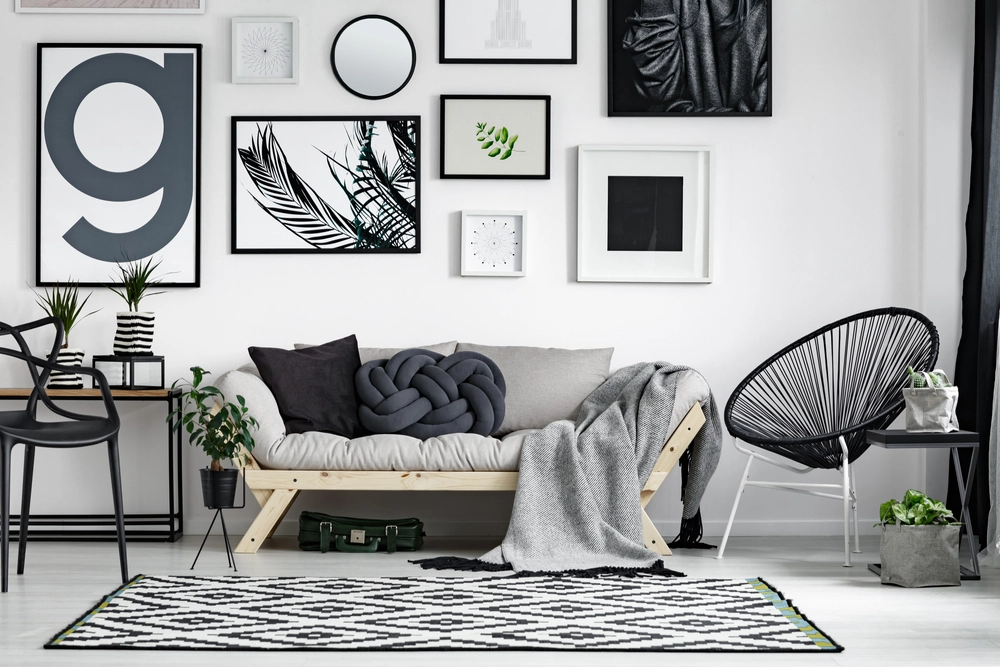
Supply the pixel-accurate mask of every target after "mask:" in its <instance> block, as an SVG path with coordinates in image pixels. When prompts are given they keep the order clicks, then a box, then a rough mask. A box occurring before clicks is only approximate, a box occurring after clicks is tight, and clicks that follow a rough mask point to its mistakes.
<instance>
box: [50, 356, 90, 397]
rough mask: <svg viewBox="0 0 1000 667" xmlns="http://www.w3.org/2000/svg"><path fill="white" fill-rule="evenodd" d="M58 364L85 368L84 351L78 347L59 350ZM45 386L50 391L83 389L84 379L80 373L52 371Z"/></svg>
mask: <svg viewBox="0 0 1000 667" xmlns="http://www.w3.org/2000/svg"><path fill="white" fill-rule="evenodd" d="M46 356H48V354H46ZM56 363H57V364H59V365H60V366H83V350H81V349H80V348H78V347H64V348H62V349H61V350H59V356H58V357H56ZM45 386H46V387H48V388H49V389H83V377H82V376H81V375H80V374H79V373H61V372H59V371H52V373H51V374H50V375H49V381H48V382H47V383H46V384H45Z"/></svg>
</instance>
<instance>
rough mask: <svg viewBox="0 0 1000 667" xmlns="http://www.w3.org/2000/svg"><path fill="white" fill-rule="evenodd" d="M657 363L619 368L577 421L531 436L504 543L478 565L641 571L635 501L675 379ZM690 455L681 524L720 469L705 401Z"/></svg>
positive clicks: (718, 429) (711, 403) (711, 407)
mask: <svg viewBox="0 0 1000 667" xmlns="http://www.w3.org/2000/svg"><path fill="white" fill-rule="evenodd" d="M684 370H689V369H687V368H685V367H682V366H673V365H671V364H668V363H665V362H656V363H643V364H636V365H634V366H629V367H628V368H623V369H621V370H619V371H618V372H616V373H615V374H614V375H612V376H611V377H610V378H608V380H607V381H606V382H605V383H604V384H602V385H601V386H600V387H598V388H597V389H596V390H595V391H594V392H593V393H592V394H591V395H590V396H589V397H588V398H587V400H586V401H585V402H584V404H583V407H582V408H581V410H580V415H579V417H578V418H577V420H576V423H575V424H574V423H572V422H569V421H560V422H555V423H553V424H550V425H549V426H548V427H546V428H545V429H543V430H541V431H539V432H537V433H534V434H531V435H529V436H528V437H527V438H525V440H524V444H523V446H522V449H521V465H520V477H519V480H518V484H517V494H516V496H515V498H514V511H513V515H512V517H511V521H510V527H509V528H508V530H507V536H506V538H504V540H503V543H502V544H501V545H500V546H499V547H497V548H496V549H494V550H492V551H490V552H489V553H487V554H486V555H485V556H483V557H482V558H481V559H479V560H480V561H482V562H485V563H491V564H498V565H499V564H502V563H509V564H510V565H512V566H513V569H514V570H516V571H534V572H559V571H565V570H588V569H593V568H601V567H622V568H646V567H650V566H652V565H653V564H654V563H656V561H658V560H660V556H659V554H656V553H654V552H652V551H649V550H648V549H646V547H645V546H644V545H643V539H642V514H641V509H640V504H639V493H640V491H641V490H642V487H643V486H644V485H645V483H646V480H647V478H648V477H649V475H650V473H651V472H652V470H653V466H654V465H655V464H656V459H657V457H658V456H659V454H660V450H661V449H662V447H663V443H664V442H666V440H667V438H668V437H669V436H670V434H671V433H673V430H674V429H675V428H676V426H677V423H675V422H676V421H677V420H676V419H674V417H673V416H672V415H673V408H674V400H675V398H676V397H677V393H678V390H679V388H678V378H679V377H680V373H679V371H684ZM702 409H703V410H704V411H705V417H706V418H707V422H706V424H705V426H704V427H703V428H702V429H701V431H700V432H699V433H698V435H697V436H696V437H695V439H694V442H692V444H691V447H690V450H689V451H690V460H689V462H688V477H687V483H686V485H685V490H684V517H685V518H689V517H693V516H694V515H695V514H696V513H697V511H698V507H699V504H700V503H701V497H702V495H703V494H704V492H705V487H706V486H707V485H708V480H709V479H710V478H711V476H712V473H714V472H715V468H716V466H717V465H718V462H719V453H720V450H721V445H722V426H721V423H720V422H719V416H718V413H717V411H716V408H715V400H714V398H712V396H711V395H709V399H708V401H707V402H704V403H703V404H702Z"/></svg>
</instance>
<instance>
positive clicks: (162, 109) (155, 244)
mask: <svg viewBox="0 0 1000 667" xmlns="http://www.w3.org/2000/svg"><path fill="white" fill-rule="evenodd" d="M37 104H38V120H37V135H36V140H37V144H36V149H37V161H36V164H37V174H36V178H37V191H36V196H37V234H36V254H37V257H36V278H35V279H36V282H37V284H38V285H41V286H46V285H52V284H54V283H56V282H66V281H68V280H70V279H72V280H74V281H79V282H80V284H81V285H85V286H91V287H96V286H99V285H103V284H107V283H109V282H114V278H113V277H112V276H113V275H114V274H115V273H116V271H115V269H116V263H118V262H129V261H136V260H143V259H146V258H150V259H151V260H152V261H153V262H154V263H159V270H158V273H160V274H162V275H163V276H165V280H164V282H163V283H162V284H163V285H164V286H172V287H197V286H198V284H199V280H200V276H199V270H200V266H199V251H200V248H199V234H200V218H199V216H200V185H199V184H200V162H201V155H200V141H201V45H200V44H155V45H150V44H39V45H38V99H37Z"/></svg>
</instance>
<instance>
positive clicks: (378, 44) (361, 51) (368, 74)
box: [330, 14, 417, 100]
mask: <svg viewBox="0 0 1000 667" xmlns="http://www.w3.org/2000/svg"><path fill="white" fill-rule="evenodd" d="M330 64H331V65H333V73H334V75H335V76H336V77H337V80H338V81H340V83H341V85H342V86H344V88H346V89H347V90H349V91H350V92H352V93H354V94H355V95H357V96H358V97H364V98H365V99H369V100H381V99H384V98H386V97H392V96H393V95H395V94H396V93H398V92H399V91H401V90H402V89H403V88H404V87H405V86H406V84H407V83H409V82H410V77H412V76H413V70H414V69H415V68H416V66H417V50H416V48H415V47H414V46H413V40H412V39H410V35H409V33H407V32H406V29H405V28H403V26H401V25H399V24H398V23H396V22H395V21H393V20H392V19H391V18H389V17H387V16H379V15H376V14H371V15H369V16H359V17H358V18H356V19H354V20H353V21H351V22H350V23H348V24H347V25H345V26H344V27H343V28H341V30H340V32H339V33H337V38H336V39H334V40H333V49H332V50H331V51H330Z"/></svg>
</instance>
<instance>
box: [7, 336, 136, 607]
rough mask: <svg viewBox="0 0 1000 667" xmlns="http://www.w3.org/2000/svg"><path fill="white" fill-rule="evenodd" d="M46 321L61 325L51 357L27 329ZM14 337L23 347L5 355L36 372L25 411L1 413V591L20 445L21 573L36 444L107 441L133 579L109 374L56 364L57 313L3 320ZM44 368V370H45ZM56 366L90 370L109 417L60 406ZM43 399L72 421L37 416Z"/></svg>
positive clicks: (122, 560) (121, 538)
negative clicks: (35, 350) (18, 321)
mask: <svg viewBox="0 0 1000 667" xmlns="http://www.w3.org/2000/svg"><path fill="white" fill-rule="evenodd" d="M45 326H53V327H54V328H55V336H54V338H53V342H52V348H51V352H50V353H49V356H48V358H47V359H41V358H38V357H35V356H34V355H32V354H31V349H30V348H29V347H28V344H27V342H25V340H24V336H23V334H24V333H25V332H28V331H32V330H35V329H39V328H41V327H45ZM4 336H11V337H12V338H13V339H14V341H15V342H16V343H17V347H18V349H16V350H15V349H12V348H7V347H2V346H0V355H4V356H7V357H12V358H14V359H18V360H20V361H23V362H25V364H26V365H27V367H28V371H29V373H30V375H31V381H32V384H33V385H34V386H33V389H32V391H31V394H30V395H29V397H28V399H27V404H26V406H25V409H24V410H19V411H6V412H0V557H2V563H0V579H2V580H0V584H2V585H0V592H3V593H6V592H7V587H8V580H7V570H8V549H9V541H10V468H11V452H12V451H13V449H14V446H15V445H17V444H23V445H25V455H24V473H23V474H24V477H23V483H22V486H21V511H20V514H21V523H20V532H19V534H18V548H17V573H18V574H23V573H24V561H25V554H26V552H27V542H28V528H29V524H30V512H31V490H32V480H33V476H34V464H35V448H36V447H52V448H76V447H87V446H90V445H96V444H100V443H102V442H106V443H107V445H108V461H109V466H110V472H111V488H112V498H113V501H114V507H115V524H116V527H117V532H118V558H119V564H120V566H121V575H122V582H123V583H125V582H127V581H128V561H127V557H126V549H125V522H124V512H123V507H122V488H121V470H120V464H119V458H118V433H119V430H120V428H121V420H120V419H119V417H118V410H117V409H116V407H115V403H114V398H113V396H112V394H111V389H110V387H109V386H108V381H107V379H106V378H105V377H104V374H103V373H101V372H100V371H98V370H96V369H93V368H86V367H75V366H74V367H69V366H62V365H59V364H57V363H56V359H57V357H58V354H59V349H60V348H61V347H62V343H63V339H64V333H63V325H62V322H61V321H60V320H59V319H58V318H55V317H47V318H44V319H40V320H36V321H34V322H29V323H28V324H22V325H19V326H12V325H9V324H5V323H3V322H0V337H4ZM39 369H42V370H41V372H39ZM52 371H58V372H62V373H68V374H84V375H89V376H91V377H92V378H93V379H94V382H95V384H96V385H97V386H98V387H99V388H100V392H101V398H102V400H103V404H104V409H105V412H106V416H104V417H100V416H95V415H84V414H78V413H75V412H71V411H69V410H66V409H64V408H61V407H59V405H57V404H56V403H55V401H53V400H52V398H51V397H50V396H49V395H48V393H47V392H46V389H45V384H46V382H47V381H48V378H49V375H50V374H51V373H52ZM39 401H41V402H42V404H44V405H45V406H46V407H47V408H48V409H49V410H51V411H52V412H53V413H54V414H56V415H59V416H60V417H63V418H64V419H66V420H69V421H70V422H71V423H66V422H39V421H38V420H37V418H36V414H37V409H38V402H39Z"/></svg>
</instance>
